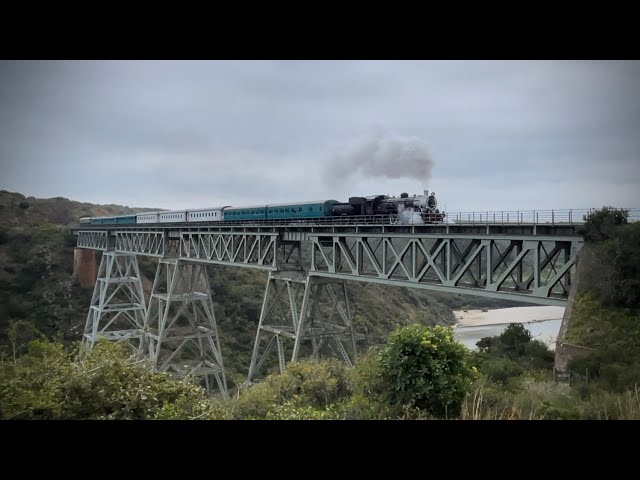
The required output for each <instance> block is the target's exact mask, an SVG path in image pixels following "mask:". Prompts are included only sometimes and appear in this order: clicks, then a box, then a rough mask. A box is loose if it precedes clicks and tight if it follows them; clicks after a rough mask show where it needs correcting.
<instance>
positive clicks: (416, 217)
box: [398, 205, 424, 225]
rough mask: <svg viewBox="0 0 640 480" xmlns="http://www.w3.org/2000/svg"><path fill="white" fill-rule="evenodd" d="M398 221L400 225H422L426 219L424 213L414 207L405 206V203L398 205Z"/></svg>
mask: <svg viewBox="0 0 640 480" xmlns="http://www.w3.org/2000/svg"><path fill="white" fill-rule="evenodd" d="M398 223H400V225H422V224H424V220H423V218H422V215H420V213H418V212H416V211H415V210H414V209H413V208H412V207H409V208H405V207H404V205H398Z"/></svg>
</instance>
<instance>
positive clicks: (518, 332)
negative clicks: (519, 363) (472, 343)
mask: <svg viewBox="0 0 640 480" xmlns="http://www.w3.org/2000/svg"><path fill="white" fill-rule="evenodd" d="M529 342H531V332H530V331H529V330H527V329H526V328H524V326H523V325H522V324H520V323H510V324H509V325H508V326H507V328H505V330H504V331H503V332H502V334H500V335H498V336H497V337H484V338H482V339H480V341H479V342H478V343H476V346H477V347H478V350H480V351H481V352H484V353H488V354H491V355H495V356H499V357H500V356H506V357H508V358H512V359H516V358H519V357H521V356H522V355H523V354H524V352H525V348H526V345H527V344H529Z"/></svg>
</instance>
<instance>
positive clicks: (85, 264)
mask: <svg viewBox="0 0 640 480" xmlns="http://www.w3.org/2000/svg"><path fill="white" fill-rule="evenodd" d="M73 275H74V276H75V277H76V278H77V279H78V283H79V284H80V286H81V287H82V288H87V287H93V286H95V284H96V278H97V277H98V262H97V261H96V251H95V250H88V249H86V248H74V249H73Z"/></svg>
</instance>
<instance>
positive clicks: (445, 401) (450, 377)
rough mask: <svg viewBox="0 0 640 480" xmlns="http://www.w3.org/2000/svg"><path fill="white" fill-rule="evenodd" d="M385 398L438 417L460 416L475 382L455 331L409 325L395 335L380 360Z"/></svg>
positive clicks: (473, 371) (462, 346)
mask: <svg viewBox="0 0 640 480" xmlns="http://www.w3.org/2000/svg"><path fill="white" fill-rule="evenodd" d="M380 364H381V369H380V370H381V371H380V380H381V382H382V386H383V397H384V399H385V400H386V401H387V402H389V403H390V404H391V405H394V406H399V407H417V408H419V409H420V410H423V411H426V412H428V413H430V414H432V415H434V416H436V417H451V416H456V415H457V414H458V413H459V410H460V406H461V403H462V400H463V398H464V395H465V393H466V392H467V390H468V388H469V387H470V385H471V383H472V380H473V378H474V373H475V367H472V366H471V365H470V364H469V351H468V350H467V348H466V347H465V346H464V345H462V344H461V343H458V342H456V341H454V340H453V333H452V331H451V329H449V328H445V327H442V326H435V327H424V326H422V325H409V326H407V327H403V328H400V329H398V330H396V331H395V332H393V333H392V334H391V335H390V337H389V340H388V341H387V345H386V347H385V348H384V350H383V351H382V353H381V357H380Z"/></svg>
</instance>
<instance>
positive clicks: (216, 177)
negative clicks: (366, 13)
mask: <svg viewBox="0 0 640 480" xmlns="http://www.w3.org/2000/svg"><path fill="white" fill-rule="evenodd" d="M639 86H640V62H613V61H606V62H587V61H550V62H540V61H521V62H513V61H500V62H494V61H491V62H480V61H452V62H441V61H408V62H405V61H305V62H299V61H241V62H231V61H206V62H191V61H189V62H187V61H177V62H156V61H125V62H114V61H97V62H80V61H75V62H67V61H65V62H55V61H39V62H0V162H1V163H0V166H1V167H0V168H1V169H0V189H5V190H10V191H17V192H20V193H23V194H25V195H32V196H36V197H55V196H63V197H67V198H71V199H73V200H80V201H88V202H92V203H116V204H122V205H128V206H132V207H134V206H135V207H158V208H167V209H173V208H176V209H178V208H197V207H207V206H214V205H252V204H265V203H276V202H284V201H300V200H316V199H329V198H333V199H336V200H339V201H345V200H346V199H347V197H349V196H355V195H358V196H360V195H362V196H364V195H373V194H390V195H399V194H400V193H401V192H403V191H406V192H408V193H409V194H414V193H421V192H422V191H423V190H424V189H429V190H433V191H435V192H436V194H437V196H438V200H439V202H440V206H442V207H444V206H445V205H446V208H447V210H448V211H455V210H478V211H485V210H502V209H551V208H587V207H601V206H602V205H614V206H624V207H640V193H639V191H638V188H639V187H640V135H639V134H638V133H639V132H638V127H639V126H640V95H639V93H640V91H639ZM405 147H407V148H409V151H410V152H414V153H415V152H416V151H417V152H419V154H420V155H422V157H420V158H417V157H416V158H417V159H416V160H412V158H413V157H411V156H410V155H409V156H407V155H404V154H403V156H402V158H400V157H398V158H395V157H394V155H396V154H398V155H400V154H402V152H404V153H406V148H405ZM403 149H404V150H403ZM394 152H395V153H394ZM398 152H400V153H398ZM369 154H370V155H369ZM416 155H417V154H416ZM425 155H426V156H428V158H427V159H424V158H423V157H424V156H425ZM369 156H371V162H370V163H368V162H369ZM412 162H416V167H415V169H414V168H412V167H411V166H409V167H408V166H407V164H409V165H410V164H411V163H412ZM419 162H423V163H424V162H427V163H425V164H424V165H422V166H421V165H417V163H419ZM387 167H388V168H387ZM385 172H386V173H385ZM425 172H426V173H425ZM429 173H430V178H429ZM384 175H387V176H384Z"/></svg>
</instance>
